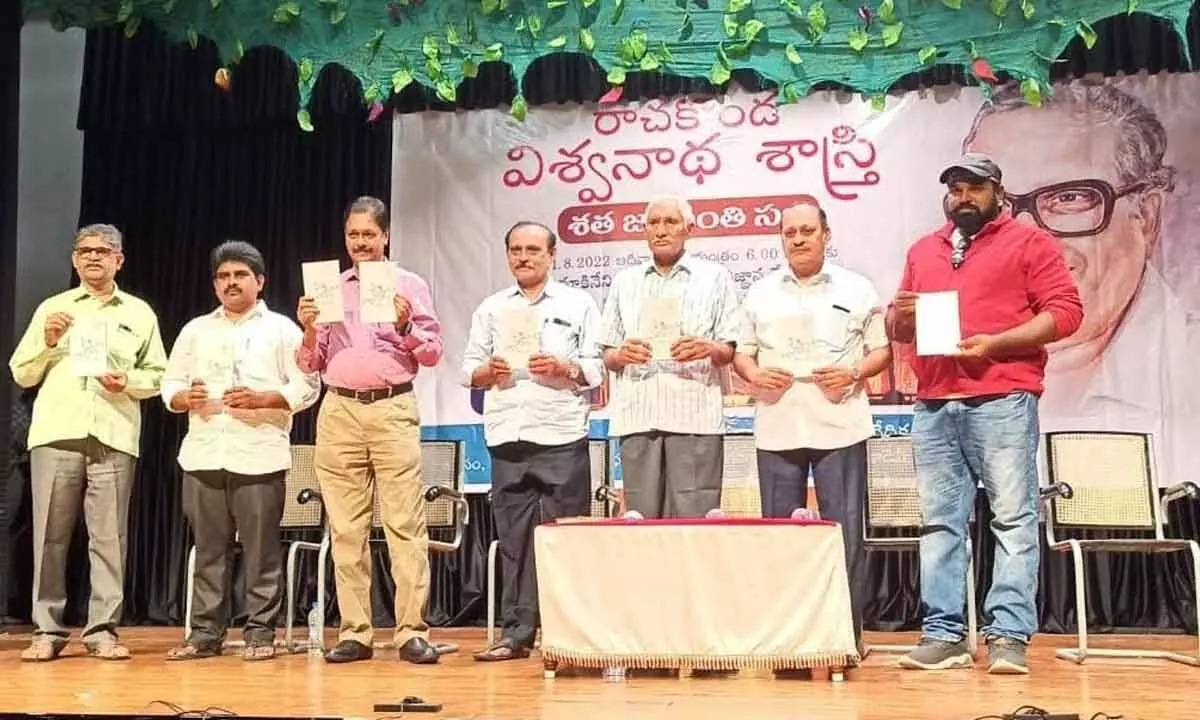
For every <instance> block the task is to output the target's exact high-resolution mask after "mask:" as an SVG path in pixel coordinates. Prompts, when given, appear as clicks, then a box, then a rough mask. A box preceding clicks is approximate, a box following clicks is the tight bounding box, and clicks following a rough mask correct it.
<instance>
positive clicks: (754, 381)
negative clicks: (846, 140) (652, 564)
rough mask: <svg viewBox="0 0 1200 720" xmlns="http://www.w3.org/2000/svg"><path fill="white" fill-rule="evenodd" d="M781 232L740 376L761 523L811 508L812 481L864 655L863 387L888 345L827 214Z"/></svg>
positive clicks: (865, 283) (870, 429)
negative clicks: (750, 391)
mask: <svg viewBox="0 0 1200 720" xmlns="http://www.w3.org/2000/svg"><path fill="white" fill-rule="evenodd" d="M780 235H781V238H782V244H783V253H784V256H785V257H786V258H787V264H786V265H784V266H783V267H781V268H779V269H778V270H775V271H774V272H772V273H770V274H768V275H767V276H766V277H764V278H762V279H761V280H759V281H757V282H755V283H754V284H753V285H752V286H751V287H750V289H749V290H748V291H747V292H746V298H745V300H744V301H743V303H742V332H741V338H740V339H739V340H738V346H737V354H736V355H735V356H734V359H733V369H734V371H735V372H737V374H738V375H740V376H741V377H742V378H743V379H744V380H746V382H748V383H750V384H751V386H753V388H754V389H755V395H756V400H757V402H756V404H755V420H754V440H755V445H756V447H757V456H758V481H759V490H760V492H761V495H762V514H763V517H775V518H785V517H789V516H790V515H791V514H792V511H793V510H795V509H796V508H798V507H804V506H805V504H806V501H807V496H808V476H809V472H810V471H811V472H812V475H813V480H814V482H815V484H816V490H817V502H818V503H819V504H820V507H821V515H822V516H823V517H825V518H826V519H829V520H833V521H834V522H836V523H838V524H839V525H840V526H841V528H842V540H843V542H844V543H845V550H846V570H847V575H848V576H849V580H850V599H851V615H852V618H853V623H854V639H855V642H856V644H857V646H858V648H859V654H860V655H863V654H865V648H864V647H863V644H862V610H863V603H864V601H865V600H866V592H867V587H866V581H867V576H866V569H867V565H866V556H865V549H864V547H863V500H864V497H865V495H866V482H867V438H869V437H871V436H872V435H874V434H875V427H874V423H873V421H872V418H871V408H870V405H869V402H868V399H867V394H866V390H865V382H866V380H867V379H869V378H871V377H874V376H875V375H878V374H879V373H881V372H883V371H884V370H886V369H887V366H888V363H890V362H891V359H892V353H891V347H890V345H889V343H888V338H887V333H886V331H885V329H884V317H883V310H882V308H881V307H880V303H879V294H878V293H877V292H876V291H875V288H874V286H872V285H871V281H870V280H868V279H867V278H865V277H863V276H862V275H859V274H857V273H854V272H851V271H849V270H847V269H845V268H842V267H840V266H838V265H835V264H833V263H831V262H829V261H828V260H826V259H825V248H826V246H827V245H828V243H829V238H830V235H831V234H830V229H829V221H828V218H827V217H826V214H825V211H824V210H823V209H821V207H820V205H818V204H817V202H816V201H815V200H813V199H811V198H807V199H804V200H801V201H800V202H799V203H797V204H796V205H793V206H791V207H789V208H787V209H786V210H784V211H783V213H782V215H781V221H780Z"/></svg>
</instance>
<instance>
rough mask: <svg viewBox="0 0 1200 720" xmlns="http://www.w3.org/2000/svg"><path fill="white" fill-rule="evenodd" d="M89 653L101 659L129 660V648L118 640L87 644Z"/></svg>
mask: <svg viewBox="0 0 1200 720" xmlns="http://www.w3.org/2000/svg"><path fill="white" fill-rule="evenodd" d="M87 652H88V655H90V656H91V657H94V658H98V659H100V660H128V659H129V658H130V656H131V653H130V652H129V648H127V647H125V646H124V645H121V644H120V643H116V642H105V643H97V644H95V645H88V646H87Z"/></svg>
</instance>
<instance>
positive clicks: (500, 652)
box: [475, 639, 529, 662]
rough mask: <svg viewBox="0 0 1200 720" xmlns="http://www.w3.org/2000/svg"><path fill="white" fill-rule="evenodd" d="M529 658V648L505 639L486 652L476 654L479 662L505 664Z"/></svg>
mask: <svg viewBox="0 0 1200 720" xmlns="http://www.w3.org/2000/svg"><path fill="white" fill-rule="evenodd" d="M527 657H529V648H527V647H525V646H524V645H522V644H520V643H518V642H515V641H513V640H508V639H504V640H501V641H500V642H498V643H496V644H495V645H492V646H491V647H489V648H488V649H486V650H482V651H480V652H477V653H475V659H476V660H478V661H479V662H503V661H505V660H522V659H524V658H527Z"/></svg>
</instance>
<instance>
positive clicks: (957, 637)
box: [888, 154, 1083, 674]
mask: <svg viewBox="0 0 1200 720" xmlns="http://www.w3.org/2000/svg"><path fill="white" fill-rule="evenodd" d="M1001 179H1002V176H1001V173H1000V168H999V167H997V166H996V164H995V163H994V162H993V161H992V160H991V159H990V158H988V157H986V156H983V155H978V154H968V155H965V156H963V157H962V158H961V159H960V160H959V161H958V162H955V163H953V164H951V165H950V166H949V167H947V168H946V169H945V170H944V171H943V172H942V174H941V176H940V182H942V183H944V184H945V185H946V187H947V193H948V201H947V204H946V206H947V207H948V209H949V211H950V218H951V221H950V222H949V223H947V224H946V225H944V226H943V227H942V228H940V229H938V230H937V231H935V232H933V233H932V234H930V235H927V236H925V237H923V238H921V239H920V240H919V241H917V243H916V244H914V245H913V246H912V247H911V248H910V249H909V252H908V260H907V263H906V265H905V268H904V276H903V278H902V279H901V281H900V290H899V292H898V293H897V294H896V299H895V301H894V303H893V306H892V308H891V309H890V310H889V317H888V325H889V329H890V334H891V337H892V338H893V339H894V340H897V341H899V342H906V343H907V342H912V341H913V339H914V336H915V331H916V323H918V322H922V320H921V319H920V318H918V317H917V316H916V315H917V313H916V299H917V296H918V295H919V294H921V293H930V292H944V291H954V292H957V293H958V302H959V317H960V323H961V329H962V335H963V338H964V339H963V340H962V342H961V343H960V345H959V352H958V353H957V354H956V355H953V356H933V355H915V356H914V357H913V360H912V368H913V371H914V373H915V374H916V377H917V401H916V403H915V405H914V408H913V429H912V436H913V449H914V452H915V455H916V463H917V478H918V491H919V495H920V502H921V512H922V517H923V521H924V526H925V531H924V533H923V534H922V535H921V541H920V558H921V559H920V562H921V600H922V603H923V604H924V606H925V607H926V615H925V619H924V623H923V632H922V637H921V642H920V645H919V646H918V647H917V648H916V649H915V650H913V651H912V652H911V653H910V654H908V655H907V656H905V657H904V658H902V659H901V661H900V665H901V667H906V668H914V669H922V670H942V669H948V668H956V667H967V666H969V665H971V664H972V662H973V658H972V657H971V654H970V653H969V652H968V650H967V643H966V639H965V637H964V622H963V603H964V594H965V588H964V585H963V578H964V577H965V576H966V552H967V546H966V533H967V522H968V520H969V517H970V512H971V507H972V505H973V504H974V501H975V488H976V484H977V483H978V482H982V484H983V487H984V490H985V491H986V492H987V496H988V502H989V504H990V506H991V510H992V514H993V519H992V521H991V530H992V534H993V535H994V536H995V537H996V556H995V561H994V570H993V575H992V585H991V588H990V589H989V590H988V594H987V598H986V599H985V601H984V616H985V621H986V624H985V626H984V628H983V633H984V635H985V637H986V639H987V644H988V655H989V663H988V672H991V673H1020V674H1024V673H1028V672H1029V667H1028V665H1027V663H1026V657H1025V656H1026V648H1027V646H1028V644H1029V642H1030V640H1031V639H1032V638H1033V635H1034V634H1035V633H1036V632H1037V606H1036V597H1037V581H1038V563H1039V559H1040V558H1039V552H1038V507H1037V503H1038V475H1037V450H1038V439H1039V430H1038V397H1039V396H1040V395H1041V394H1042V389H1043V377H1044V373H1045V367H1046V349H1045V347H1046V345H1048V344H1049V343H1052V342H1054V341H1056V340H1060V339H1062V338H1065V337H1068V336H1070V335H1071V334H1072V333H1074V332H1075V331H1076V330H1077V329H1078V328H1079V326H1080V322H1081V321H1082V319H1083V310H1082V304H1081V302H1080V299H1079V291H1078V290H1077V289H1076V287H1075V283H1074V281H1073V280H1072V279H1071V273H1070V271H1069V270H1068V268H1067V264H1066V262H1065V260H1064V259H1063V254H1062V251H1061V250H1060V249H1059V247H1058V243H1057V241H1056V240H1055V239H1054V237H1053V236H1051V235H1050V234H1049V233H1047V232H1046V231H1044V230H1042V229H1041V228H1037V227H1031V226H1029V225H1025V224H1022V223H1018V222H1017V221H1016V220H1014V219H1013V217H1012V216H1011V215H1010V214H1009V213H1007V212H1005V213H1002V212H1001V207H1002V206H1003V205H1004V203H1005V191H1004V187H1003V185H1002V184H1001Z"/></svg>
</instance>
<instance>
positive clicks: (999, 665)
mask: <svg viewBox="0 0 1200 720" xmlns="http://www.w3.org/2000/svg"><path fill="white" fill-rule="evenodd" d="M988 673H990V674H992V675H1028V674H1029V667H1028V666H1026V665H1018V664H1016V663H1012V662H1008V661H1007V660H997V661H996V662H994V663H992V664H991V665H989V666H988Z"/></svg>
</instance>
